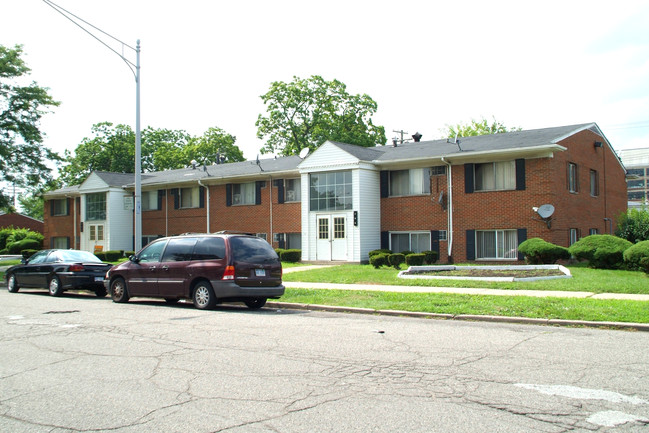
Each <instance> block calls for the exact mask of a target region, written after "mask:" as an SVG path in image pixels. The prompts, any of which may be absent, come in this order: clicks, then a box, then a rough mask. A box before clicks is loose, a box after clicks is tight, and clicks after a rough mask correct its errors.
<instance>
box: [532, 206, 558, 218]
mask: <svg viewBox="0 0 649 433" xmlns="http://www.w3.org/2000/svg"><path fill="white" fill-rule="evenodd" d="M536 212H537V213H538V214H539V216H540V217H541V218H544V219H545V218H550V217H551V216H552V214H553V213H554V206H552V205H551V204H544V205H542V206H541V207H540V208H539V210H538V211H536Z"/></svg>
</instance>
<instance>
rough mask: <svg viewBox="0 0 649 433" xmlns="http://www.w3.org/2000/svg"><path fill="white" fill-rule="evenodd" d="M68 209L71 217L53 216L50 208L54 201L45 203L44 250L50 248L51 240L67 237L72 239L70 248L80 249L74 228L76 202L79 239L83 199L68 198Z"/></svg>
mask: <svg viewBox="0 0 649 433" xmlns="http://www.w3.org/2000/svg"><path fill="white" fill-rule="evenodd" d="M67 200H68V209H69V215H62V216H52V215H51V210H50V206H51V205H52V200H46V201H45V208H44V211H43V212H44V213H43V215H44V220H45V221H44V224H43V236H45V239H44V240H43V248H50V246H51V245H52V244H51V239H52V238H54V237H67V238H69V239H70V248H75V249H76V248H79V245H78V244H77V245H75V244H74V242H75V233H74V232H75V227H74V210H75V204H74V201H75V200H76V213H77V219H76V221H77V227H76V232H77V237H79V234H80V233H79V229H80V225H79V222H80V221H81V204H80V203H81V199H80V198H78V197H77V198H74V199H73V198H68V199H67Z"/></svg>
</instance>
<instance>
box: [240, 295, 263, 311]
mask: <svg viewBox="0 0 649 433" xmlns="http://www.w3.org/2000/svg"><path fill="white" fill-rule="evenodd" d="M244 304H246V306H247V307H248V308H252V309H253V310H258V309H260V308H261V307H263V306H264V305H266V298H253V299H248V300H246V301H244Z"/></svg>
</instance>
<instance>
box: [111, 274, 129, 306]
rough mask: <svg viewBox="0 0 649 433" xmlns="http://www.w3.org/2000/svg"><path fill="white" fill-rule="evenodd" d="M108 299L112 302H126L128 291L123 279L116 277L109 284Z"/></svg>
mask: <svg viewBox="0 0 649 433" xmlns="http://www.w3.org/2000/svg"><path fill="white" fill-rule="evenodd" d="M110 297H111V298H112V299H113V302H128V298H129V296H128V289H127V288H126V281H124V278H122V277H117V278H115V279H114V280H113V281H111V282H110Z"/></svg>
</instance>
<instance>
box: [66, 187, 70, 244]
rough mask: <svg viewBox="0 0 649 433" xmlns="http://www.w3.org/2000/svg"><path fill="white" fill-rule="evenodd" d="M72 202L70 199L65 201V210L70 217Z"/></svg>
mask: <svg viewBox="0 0 649 433" xmlns="http://www.w3.org/2000/svg"><path fill="white" fill-rule="evenodd" d="M70 201H71V200H70V199H68V198H66V199H65V208H66V209H65V214H66V215H70ZM68 248H70V247H68Z"/></svg>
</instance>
